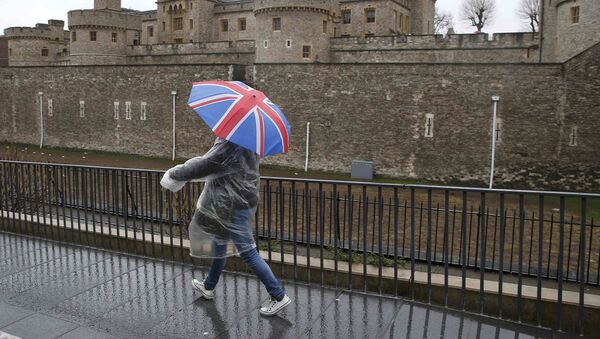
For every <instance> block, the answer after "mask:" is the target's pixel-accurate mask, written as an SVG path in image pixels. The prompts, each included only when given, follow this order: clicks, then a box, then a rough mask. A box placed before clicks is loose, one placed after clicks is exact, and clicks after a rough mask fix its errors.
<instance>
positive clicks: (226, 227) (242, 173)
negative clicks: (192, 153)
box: [161, 138, 291, 316]
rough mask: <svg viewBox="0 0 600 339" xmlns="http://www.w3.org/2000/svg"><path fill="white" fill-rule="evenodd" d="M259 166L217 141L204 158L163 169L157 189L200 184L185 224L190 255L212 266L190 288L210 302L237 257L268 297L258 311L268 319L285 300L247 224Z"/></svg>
mask: <svg viewBox="0 0 600 339" xmlns="http://www.w3.org/2000/svg"><path fill="white" fill-rule="evenodd" d="M259 162H260V158H259V156H258V155H257V154H256V153H254V152H252V151H250V150H248V149H246V148H243V147H241V146H238V145H236V144H234V143H232V142H229V141H227V140H224V139H221V138H217V139H216V141H215V144H214V145H213V147H212V148H211V149H210V150H209V151H208V153H206V154H205V155H204V156H201V157H197V158H193V159H191V160H189V161H187V162H186V163H185V164H183V165H178V166H175V167H173V168H171V169H169V170H168V171H167V172H166V173H165V175H164V176H163V179H162V180H161V185H162V186H163V187H165V188H167V189H169V190H170V191H173V192H178V191H179V190H181V189H182V188H183V186H184V185H185V184H186V183H187V182H190V181H192V180H203V181H204V180H205V181H206V184H205V187H204V189H203V191H202V194H201V195H200V199H199V200H198V204H197V209H196V213H195V214H194V217H193V219H192V221H191V223H190V226H189V232H190V255H191V256H192V257H197V258H207V257H210V258H212V264H211V266H210V270H209V272H208V275H207V276H206V277H205V278H204V279H203V280H197V279H194V280H193V281H192V287H193V289H194V290H195V291H196V292H198V293H199V294H200V296H202V297H203V298H204V299H208V300H212V299H214V297H215V287H216V286H217V283H218V281H219V277H220V276H221V272H222V271H223V268H224V267H225V262H226V258H227V257H228V256H231V255H233V254H236V253H237V254H239V255H240V256H241V258H242V259H243V260H244V262H245V263H246V264H247V265H248V266H249V267H250V268H251V269H252V271H253V272H254V274H256V276H257V277H258V278H259V279H260V281H261V282H262V283H263V284H264V285H265V287H266V289H267V292H268V293H269V295H270V296H271V300H270V301H269V302H267V303H266V304H265V305H263V306H262V307H261V308H260V313H261V314H262V315H265V316H272V315H275V314H277V313H278V312H279V311H281V310H282V309H283V308H284V307H286V306H287V305H289V304H290V303H291V300H290V298H289V297H288V296H287V295H286V294H285V292H284V290H283V288H282V287H281V284H280V282H279V281H278V280H277V278H275V275H274V274H273V271H272V270H271V268H270V267H269V266H268V265H267V263H266V262H265V260H264V259H263V258H262V257H261V256H260V255H259V253H258V250H257V248H256V243H255V242H254V237H253V235H252V223H251V220H252V217H253V216H254V214H255V212H256V208H257V205H258V202H259V179H260V176H259Z"/></svg>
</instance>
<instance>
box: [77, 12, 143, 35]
mask: <svg viewBox="0 0 600 339" xmlns="http://www.w3.org/2000/svg"><path fill="white" fill-rule="evenodd" d="M68 15H69V29H73V28H77V27H96V28H106V29H113V28H117V29H131V30H139V29H140V27H141V26H142V19H143V16H142V15H139V14H138V13H137V12H117V11H110V10H93V9H79V10H74V11H69V13H68Z"/></svg>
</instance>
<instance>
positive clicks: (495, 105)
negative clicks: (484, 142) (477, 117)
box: [490, 95, 500, 189]
mask: <svg viewBox="0 0 600 339" xmlns="http://www.w3.org/2000/svg"><path fill="white" fill-rule="evenodd" d="M498 101H500V97H499V96H497V95H494V96H492V103H493V106H494V110H493V111H494V113H493V118H492V164H491V165H490V189H492V188H493V186H494V162H495V160H496V115H497V112H498Z"/></svg>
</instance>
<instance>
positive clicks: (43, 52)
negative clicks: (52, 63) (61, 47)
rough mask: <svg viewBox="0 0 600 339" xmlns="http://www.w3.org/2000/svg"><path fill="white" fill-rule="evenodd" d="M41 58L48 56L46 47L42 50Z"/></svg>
mask: <svg viewBox="0 0 600 339" xmlns="http://www.w3.org/2000/svg"><path fill="white" fill-rule="evenodd" d="M42 56H43V57H47V56H48V48H47V47H44V48H42Z"/></svg>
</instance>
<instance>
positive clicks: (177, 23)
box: [173, 18, 183, 31]
mask: <svg viewBox="0 0 600 339" xmlns="http://www.w3.org/2000/svg"><path fill="white" fill-rule="evenodd" d="M173 30H175V31H181V30H183V18H175V19H173Z"/></svg>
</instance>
